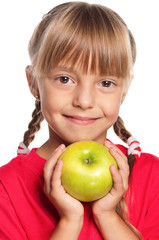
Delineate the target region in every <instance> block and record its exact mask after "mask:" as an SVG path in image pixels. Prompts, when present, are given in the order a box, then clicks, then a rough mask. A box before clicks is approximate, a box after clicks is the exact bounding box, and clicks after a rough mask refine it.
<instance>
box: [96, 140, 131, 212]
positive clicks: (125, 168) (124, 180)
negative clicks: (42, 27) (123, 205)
mask: <svg viewBox="0 0 159 240" xmlns="http://www.w3.org/2000/svg"><path fill="white" fill-rule="evenodd" d="M105 146H106V147H107V148H108V149H109V151H110V153H111V154H112V156H113V157H114V158H115V159H116V161H117V164H118V167H119V170H118V169H116V167H115V166H114V165H112V166H111V167H110V171H111V174H112V177H113V181H114V185H113V187H112V189H111V191H110V192H109V193H108V194H107V195H106V196H105V197H103V198H101V199H99V200H97V201H95V202H93V203H92V211H93V214H94V216H95V217H98V216H99V217H100V216H104V215H106V214H107V213H108V215H109V214H110V213H115V209H116V206H117V204H118V203H119V201H120V200H121V199H122V197H123V195H124V194H125V192H126V191H127V189H128V178H129V165H128V160H127V157H126V156H125V155H124V154H123V153H122V152H121V151H120V149H118V148H117V147H116V146H114V145H113V144H111V143H110V142H108V141H106V142H105Z"/></svg>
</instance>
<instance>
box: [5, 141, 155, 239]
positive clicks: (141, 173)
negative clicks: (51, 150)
mask: <svg viewBox="0 0 159 240" xmlns="http://www.w3.org/2000/svg"><path fill="white" fill-rule="evenodd" d="M117 146H118V147H119V148H120V149H121V150H122V151H123V152H124V153H125V154H126V153H127V149H126V148H125V147H123V146H121V145H117ZM35 150H36V149H32V150H31V152H30V153H29V154H28V155H19V156H17V157H16V158H14V159H13V160H12V161H11V162H9V163H8V164H6V165H5V166H2V167H1V168H0V239H2V240H25V239H29V240H35V239H38V240H48V239H49V237H50V235H51V234H52V232H53V230H54V228H55V227H56V224H57V222H58V219H59V217H58V213H57V211H56V209H55V208H54V206H53V205H52V204H51V202H50V201H49V200H48V198H47V197H46V195H45V194H44V192H43V183H44V180H43V167H44V164H45V162H46V160H45V159H43V158H41V157H39V156H38V155H37V153H36V151H35ZM129 190H130V193H131V199H128V194H127V196H126V201H127V203H128V208H129V213H130V215H129V220H130V222H131V223H132V224H133V225H134V226H135V227H136V228H137V229H138V230H139V231H140V232H141V234H142V235H143V238H144V240H158V239H159V158H157V157H155V156H153V155H150V154H146V153H142V154H141V157H140V158H139V159H138V160H136V162H135V165H134V167H133V171H132V174H131V179H130V189H129ZM84 208H85V216H84V224H83V228H82V230H81V233H80V235H79V238H78V239H79V240H85V239H87V240H99V239H102V237H101V235H100V233H99V231H98V228H97V227H96V225H95V223H94V221H93V218H92V213H91V208H90V204H89V203H84Z"/></svg>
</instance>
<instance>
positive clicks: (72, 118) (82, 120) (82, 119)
mask: <svg viewBox="0 0 159 240" xmlns="http://www.w3.org/2000/svg"><path fill="white" fill-rule="evenodd" d="M64 116H65V117H66V118H67V119H68V120H69V121H71V122H73V123H75V124H78V125H83V126H85V125H89V124H92V123H94V122H95V121H96V120H97V119H99V118H90V117H80V116H67V115H64Z"/></svg>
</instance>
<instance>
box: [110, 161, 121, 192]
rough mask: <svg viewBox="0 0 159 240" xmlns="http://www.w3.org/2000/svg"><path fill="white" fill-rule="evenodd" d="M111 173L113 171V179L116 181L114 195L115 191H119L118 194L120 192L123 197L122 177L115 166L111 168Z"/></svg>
mask: <svg viewBox="0 0 159 240" xmlns="http://www.w3.org/2000/svg"><path fill="white" fill-rule="evenodd" d="M110 171H111V174H112V177H113V181H114V185H113V189H112V190H113V191H112V193H113V192H114V191H117V192H120V195H122V194H123V192H124V187H123V180H122V177H121V175H120V173H119V171H118V169H117V168H116V167H115V166H114V165H112V166H111V167H110Z"/></svg>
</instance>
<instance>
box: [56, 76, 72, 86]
mask: <svg viewBox="0 0 159 240" xmlns="http://www.w3.org/2000/svg"><path fill="white" fill-rule="evenodd" d="M56 80H57V81H58V82H60V83H62V84H69V83H72V80H71V79H70V78H69V77H67V76H61V77H58V78H57V79H56Z"/></svg>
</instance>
